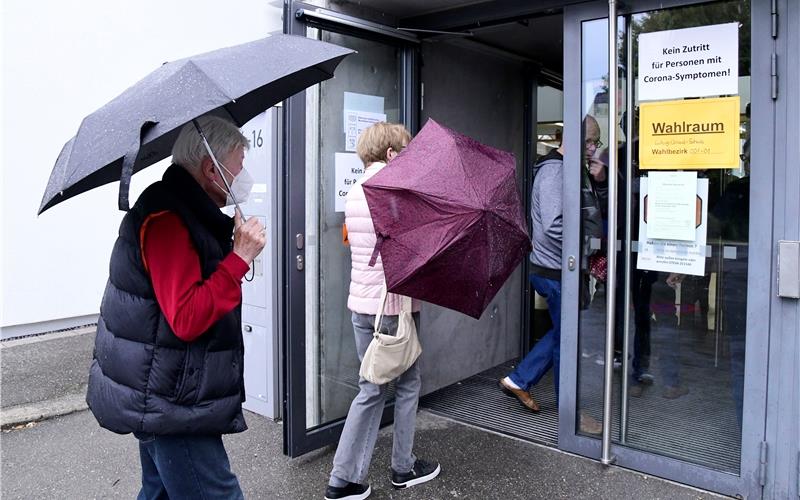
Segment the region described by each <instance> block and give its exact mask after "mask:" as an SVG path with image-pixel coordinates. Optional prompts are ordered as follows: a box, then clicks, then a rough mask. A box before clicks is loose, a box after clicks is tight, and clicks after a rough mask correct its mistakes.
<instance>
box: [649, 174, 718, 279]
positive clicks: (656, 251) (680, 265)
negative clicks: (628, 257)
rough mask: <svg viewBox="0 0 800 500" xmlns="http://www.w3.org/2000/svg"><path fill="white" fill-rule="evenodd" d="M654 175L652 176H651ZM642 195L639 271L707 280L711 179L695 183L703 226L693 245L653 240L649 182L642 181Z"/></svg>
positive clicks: (696, 229)
mask: <svg viewBox="0 0 800 500" xmlns="http://www.w3.org/2000/svg"><path fill="white" fill-rule="evenodd" d="M650 175H652V173H651V174H650ZM640 187H641V189H640V194H639V206H640V210H639V245H638V247H639V248H638V257H637V262H636V267H637V268H638V269H645V270H648V271H663V272H667V273H680V274H691V275H694V276H704V275H705V269H706V234H707V232H708V179H697V180H696V193H697V197H698V198H700V204H701V211H700V224H699V225H697V227H696V228H695V235H694V240H693V241H681V240H661V239H653V238H652V237H651V235H650V232H649V229H650V228H649V225H648V223H647V221H646V220H645V214H646V213H647V219H648V220H649V218H650V214H649V207H648V206H647V204H648V203H649V202H650V200H649V199H648V198H649V195H648V178H647V177H642V178H641V179H640Z"/></svg>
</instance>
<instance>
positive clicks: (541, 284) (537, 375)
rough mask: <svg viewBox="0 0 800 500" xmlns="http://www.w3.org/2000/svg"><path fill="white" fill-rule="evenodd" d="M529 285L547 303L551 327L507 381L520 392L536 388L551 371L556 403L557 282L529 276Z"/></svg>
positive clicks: (559, 292)
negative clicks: (514, 385)
mask: <svg viewBox="0 0 800 500" xmlns="http://www.w3.org/2000/svg"><path fill="white" fill-rule="evenodd" d="M531 284H532V285H533V288H534V290H536V293H538V294H539V295H541V296H542V297H544V298H545V300H546V301H547V308H548V312H549V313H550V320H551V321H552V322H553V328H552V329H551V330H550V331H549V332H547V333H546V334H545V336H544V337H542V338H541V339H539V342H537V343H536V345H535V346H533V349H531V351H530V352H529V353H528V354H527V355H526V356H525V358H523V360H522V362H520V364H519V365H518V366H517V368H516V370H514V371H513V372H511V374H510V375H509V378H511V380H512V381H513V382H514V383H515V384H517V386H519V387H520V388H522V389H525V390H528V389H530V388H531V387H532V386H534V385H536V384H537V383H538V382H539V380H541V378H542V376H544V374H545V373H547V370H549V369H550V368H551V367H552V368H553V370H554V372H553V379H554V384H555V391H556V402H558V382H559V380H558V370H559V364H560V358H561V282H560V281H557V280H551V279H547V278H542V277H541V276H536V275H532V276H531Z"/></svg>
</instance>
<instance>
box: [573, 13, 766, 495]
mask: <svg viewBox="0 0 800 500" xmlns="http://www.w3.org/2000/svg"><path fill="white" fill-rule="evenodd" d="M647 3H648V2H637V4H636V6H637V7H636V9H637V10H636V11H632V12H619V14H620V15H619V16H618V17H617V22H616V26H617V29H616V45H617V47H618V50H617V53H616V55H615V58H614V59H615V60H614V61H613V62H612V64H609V50H608V47H609V43H610V42H609V39H610V37H609V23H608V6H607V4H597V5H596V6H593V7H585V8H576V9H570V10H569V12H570V15H569V16H566V15H565V23H567V25H566V26H565V31H566V32H567V33H571V34H572V36H573V37H574V39H573V40H572V43H573V44H574V45H575V46H576V48H577V49H578V50H579V51H580V54H581V58H580V61H581V64H580V67H579V68H575V69H568V70H567V72H568V73H571V74H569V75H565V102H567V104H565V144H567V156H566V158H565V171H564V178H565V189H566V191H567V194H565V223H564V227H565V228H572V229H571V230H569V234H568V235H565V250H564V251H565V254H566V255H567V256H574V257H572V259H573V260H574V262H575V265H574V270H573V271H572V272H569V273H568V274H569V278H570V279H569V280H567V281H566V282H565V290H566V293H565V299H564V300H565V302H570V303H569V304H565V305H564V309H563V310H565V311H566V312H565V313H564V319H563V323H564V324H565V331H573V332H577V335H576V336H573V337H572V338H569V339H567V340H566V341H565V342H566V343H567V344H568V346H564V345H563V344H562V359H564V358H565V356H564V354H563V353H564V352H571V353H574V356H570V358H569V359H570V363H569V365H568V368H566V370H567V371H568V373H567V374H566V375H567V376H566V377H565V374H564V370H563V369H562V380H564V379H566V380H565V382H562V384H564V383H566V384H569V385H568V386H567V387H566V388H565V387H563V385H562V390H567V391H569V392H570V394H571V396H572V397H568V398H564V399H565V403H563V404H562V408H561V410H562V411H563V413H562V414H564V415H566V416H568V417H569V420H568V421H566V422H564V423H563V424H562V426H561V429H560V430H561V434H560V437H559V439H560V440H559V443H560V445H561V447H562V448H566V449H569V450H571V451H577V452H579V453H583V454H585V455H588V456H593V457H597V458H600V457H601V455H602V453H601V452H602V444H603V441H602V438H603V435H602V433H600V434H590V433H589V432H590V430H591V429H592V426H589V425H585V423H586V422H587V421H588V422H593V421H598V422H603V421H604V419H606V418H608V419H610V426H607V427H606V431H607V432H608V433H609V434H608V437H610V443H611V445H610V447H611V460H613V461H615V462H616V463H618V464H620V465H623V466H626V467H631V468H635V469H639V470H642V471H644V472H648V473H651V474H654V475H659V476H662V477H667V478H670V479H674V480H677V481H680V482H683V483H688V484H694V485H697V486H700V487H704V488H708V489H712V490H715V491H719V492H722V493H727V494H734V495H737V494H738V495H742V496H744V497H748V498H749V497H751V496H758V495H760V485H759V482H758V466H759V459H758V453H759V447H760V443H761V441H762V440H763V428H764V427H763V426H764V407H765V399H764V398H765V393H766V391H765V378H764V373H765V368H764V366H765V365H766V357H765V356H764V354H765V353H766V350H765V348H764V347H765V345H766V338H767V336H766V335H758V334H759V332H758V331H755V333H754V332H753V329H752V328H748V323H750V324H753V321H752V320H751V318H753V317H754V316H757V315H758V311H759V309H760V308H763V307H768V301H769V297H768V294H763V295H762V294H756V293H755V291H757V290H759V289H760V288H761V281H763V280H765V279H766V280H767V288H768V283H769V270H768V269H767V271H766V273H765V276H761V275H760V273H761V272H763V271H762V270H761V268H760V266H759V264H758V262H759V261H760V260H762V259H763V260H764V261H766V262H768V261H769V259H770V256H769V255H768V254H767V255H760V254H758V253H757V252H755V251H753V248H754V246H753V245H752V243H753V242H756V241H762V239H764V238H766V239H768V238H769V234H768V233H765V232H764V231H768V229H767V228H768V227H769V226H771V218H770V214H769V212H768V211H762V210H758V209H756V208H753V207H752V205H751V204H750V192H751V190H753V189H756V187H755V183H754V184H751V182H750V166H751V162H750V143H751V140H753V141H754V140H759V138H758V137H756V136H755V133H756V130H757V128H756V127H751V126H750V123H751V105H750V95H751V88H752V87H756V86H759V85H765V83H766V84H767V85H768V83H769V82H768V80H767V81H766V82H764V81H762V80H763V79H757V78H755V77H753V76H751V71H750V60H751V54H752V53H754V52H755V51H757V49H758V48H759V47H760V45H759V44H758V43H756V42H754V41H752V40H751V32H754V30H753V29H752V24H753V22H752V19H754V18H755V15H751V3H750V2H748V1H738V0H731V1H717V2H702V3H699V2H692V3H691V5H687V2H659V3H658V7H653V8H651V9H647V5H646V4H647ZM665 4H666V6H665ZM752 8H753V9H755V8H757V7H756V5H755V2H753V6H752ZM759 8H760V7H759ZM646 9H647V10H646ZM765 32H768V30H765ZM566 38H568V37H567V36H565V39H566ZM565 52H568V49H567V48H565ZM576 52H577V51H576ZM565 66H566V65H565ZM609 68H614V69H613V71H615V72H616V75H614V76H615V78H609V74H610V71H609ZM578 69H579V71H577V70H578ZM612 89H615V90H616V92H613V91H611V90H612ZM567 94H568V95H567ZM566 108H568V109H566ZM610 110H612V111H614V112H613V115H612V113H610ZM753 116H755V115H753ZM570 120H572V121H571V123H568V122H569V121H570ZM770 128H771V127H770V125H769V124H766V123H765V124H762V129H761V131H760V132H759V133H760V134H763V136H762V137H761V138H760V139H762V140H764V139H766V140H769V137H768V136H769V134H771V131H770ZM751 134H752V136H751ZM612 142H613V143H612ZM613 157H616V162H614V161H613ZM614 163H616V168H615V167H614V166H613V164H614ZM758 168H759V170H760V172H759V175H763V174H761V172H767V171H769V170H771V169H772V166H771V165H765V164H761V165H759V166H758ZM612 177H613V179H612ZM614 180H615V181H616V189H615V190H616V196H615V195H614V193H613V192H612V191H614V189H613V188H612V189H610V187H611V186H610V185H611V184H612V183H613V182H614ZM759 182H760V181H759ZM570 193H571V194H570ZM593 205H596V206H597V207H598V208H599V209H600V210H599V212H600V215H599V217H596V218H597V219H598V220H591V218H590V217H589V216H587V215H586V214H587V212H591V210H589V209H590V207H592V206H593ZM613 205H615V206H616V210H615V209H614V208H613ZM573 207H574V208H573ZM614 212H616V224H614V223H613V221H611V220H609V217H613V215H614ZM598 224H599V225H600V227H601V228H602V229H600V230H595V229H593V228H594V227H596V226H597V225H598ZM614 226H616V228H615V227H614ZM609 252H615V254H616V266H615V267H616V269H610V267H611V266H609V264H610V260H611V255H610V253H609ZM565 258H567V259H569V258H570V257H565ZM570 326H571V327H572V328H569V327H570ZM756 335H758V337H755V336H756ZM750 337H754V338H750ZM611 339H613V340H611ZM610 343H613V356H609V353H610V350H608V347H609V344H610ZM609 365H611V367H609ZM608 374H610V375H611V379H610V380H609V379H608V378H607V377H608ZM746 374H747V376H746ZM606 384H608V385H606ZM746 389H747V390H746ZM607 398H610V399H607ZM609 400H610V406H609V405H608V401H609ZM607 408H611V413H610V415H606V414H605V412H606V409H607ZM563 420H567V419H563ZM582 423H583V424H584V425H581V424H582ZM594 427H595V429H594V430H595V431H596V426H594Z"/></svg>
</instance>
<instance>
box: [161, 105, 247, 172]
mask: <svg viewBox="0 0 800 500" xmlns="http://www.w3.org/2000/svg"><path fill="white" fill-rule="evenodd" d="M197 122H198V123H199V124H200V128H201V129H203V134H205V136H206V139H208V145H209V146H211V151H213V152H214V155H215V156H216V157H217V160H220V161H221V158H222V157H224V156H227V155H228V154H229V153H230V152H231V151H233V150H234V149H236V148H237V147H239V146H242V147H243V148H244V149H245V150H247V149H248V148H250V141H248V140H247V137H245V136H244V135H243V134H242V132H241V131H240V130H239V129H238V128H237V127H236V125H234V124H233V123H232V122H230V121H228V120H225V119H223V118H220V117H218V116H201V117H200V118H197ZM207 156H208V151H206V147H205V146H204V145H203V139H202V138H201V137H200V133H199V132H197V129H196V128H195V126H194V123H191V122H189V123H187V124H186V125H184V126H183V129H181V133H180V134H179V135H178V140H176V141H175V145H174V146H172V162H173V163H175V164H176V165H180V166H182V167H183V168H185V169H187V170H188V169H195V168H197V167H199V166H200V163H202V161H203V159H204V158H205V157H207Z"/></svg>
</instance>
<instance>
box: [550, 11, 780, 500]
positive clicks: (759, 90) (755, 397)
mask: <svg viewBox="0 0 800 500" xmlns="http://www.w3.org/2000/svg"><path fill="white" fill-rule="evenodd" d="M700 3H707V2H706V1H703V2H698V1H691V0H690V1H683V0H671V1H666V0H665V1H650V0H644V1H637V2H636V5H635V7H633V8H631V7H630V6H629V5H625V6H621V7H620V8H618V11H617V14H618V16H622V15H628V14H633V13H637V12H644V11H648V10H655V9H664V8H672V7H680V6H686V5H692V4H700ZM608 12H609V4H608V2H592V3H587V4H584V5H577V6H566V7H565V8H564V54H565V61H564V125H565V131H564V136H565V137H564V140H565V142H564V144H565V149H566V151H565V155H564V163H565V165H573V164H578V163H579V158H580V154H581V153H580V151H581V150H580V147H581V146H580V140H581V137H582V133H581V119H582V117H581V98H582V82H581V66H580V65H577V64H575V63H574V61H575V58H574V55H575V54H581V46H582V44H581V37H582V32H581V23H582V22H583V21H587V20H592V19H600V18H608ZM771 22H772V19H771V12H770V6H769V3H768V2H758V1H756V0H751V33H752V35H751V54H752V55H751V61H752V62H751V71H750V73H751V82H750V85H751V102H752V103H753V104H754V105H753V106H752V110H753V112H752V115H751V139H750V141H751V144H752V146H751V147H752V149H751V154H752V156H753V158H754V159H753V162H754V163H758V164H761V165H766V166H770V167H772V168H763V169H762V173H761V174H759V175H758V176H753V177H751V192H752V193H755V195H754V196H753V197H752V198H753V199H769V197H770V196H771V193H772V192H773V181H774V177H775V168H774V167H775V163H774V151H773V149H772V144H773V141H774V134H775V131H774V117H775V106H774V103H773V102H772V99H771V97H770V87H771V82H770V68H769V65H770V58H769V57H767V54H769V53H771V51H772V44H773V40H772V39H771V37H770V32H771ZM567 54H569V55H570V58H569V60H567V57H566V55H567ZM755 55H759V57H755ZM610 92H613V93H615V92H616V90H615V89H610ZM609 99H613V94H612V96H611V97H609ZM620 168H622V166H620ZM579 185H580V172H579V171H578V169H564V227H565V228H575V229H573V230H571V231H565V232H564V240H563V263H564V264H563V271H562V283H563V286H564V289H563V292H562V318H561V325H562V336H561V353H562V356H561V372H560V378H561V384H562V386H561V392H560V394H561V397H560V402H559V441H558V442H559V448H560V449H562V450H565V451H569V452H572V453H577V454H580V455H584V456H587V457H591V458H595V459H599V458H600V456H601V440H600V439H596V438H589V437H584V436H580V435H578V434H577V433H576V425H575V423H576V417H577V414H578V413H577V387H578V327H579V315H577V314H575V313H576V311H578V298H579V288H578V287H579V280H578V278H579V272H575V271H569V270H568V268H567V265H566V263H567V256H569V255H574V256H577V255H579V251H580V241H579V240H580V235H579V228H580V210H579V208H578V207H580V193H579V190H577V189H570V188H571V187H572V186H579ZM761 196H764V197H766V198H761ZM609 201H610V202H611V201H612V199H611V198H610V197H609ZM613 201H614V202H615V200H613ZM629 213H630V212H629ZM749 234H750V260H749V261H748V265H749V266H750V267H749V274H748V297H747V299H748V302H747V307H748V314H747V332H748V333H750V334H749V335H747V337H746V360H745V373H746V374H747V376H746V378H745V385H744V405H743V406H744V414H743V418H742V421H743V424H742V428H743V431H742V457H741V475H739V476H737V475H733V474H730V473H725V472H719V471H714V470H712V469H710V468H707V467H703V466H700V465H694V464H690V463H688V462H683V461H680V460H677V459H672V458H668V457H664V456H660V455H656V454H653V453H648V452H644V451H640V450H635V449H632V448H628V447H625V446H621V445H616V444H613V445H612V447H611V451H612V453H613V455H614V456H615V463H616V464H617V465H620V466H622V467H626V468H631V469H636V470H639V471H642V472H645V473H648V474H652V475H657V476H660V477H665V478H668V479H672V480H675V481H679V482H681V483H685V484H691V485H694V486H698V487H700V488H705V489H709V490H713V491H718V492H721V493H725V494H731V495H735V494H744V495H747V496H750V497H754V496H760V495H761V488H762V487H761V484H762V481H763V479H762V478H760V477H759V475H760V473H759V472H760V471H759V453H760V446H761V443H762V442H763V441H764V430H765V422H766V401H767V400H766V394H767V390H766V389H767V368H768V365H767V363H768V347H769V342H768V339H769V335H768V334H766V333H764V329H765V325H764V322H763V318H764V317H768V314H769V311H770V309H771V307H772V302H771V292H770V290H771V284H772V281H771V275H772V273H771V270H772V267H773V260H774V256H773V251H772V241H773V214H772V205H771V204H769V203H751V211H750V233H749ZM614 278H615V277H614V276H612V273H610V272H609V275H608V280H609V283H608V284H607V287H608V288H612V287H613V286H614V285H613V281H612V280H613V279H614ZM756 311H758V312H759V314H755V312H756ZM765 312H766V314H765ZM756 333H758V334H756ZM605 361H606V366H610V365H609V363H610V362H611V360H610V359H606V360H605Z"/></svg>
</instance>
